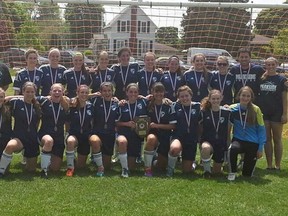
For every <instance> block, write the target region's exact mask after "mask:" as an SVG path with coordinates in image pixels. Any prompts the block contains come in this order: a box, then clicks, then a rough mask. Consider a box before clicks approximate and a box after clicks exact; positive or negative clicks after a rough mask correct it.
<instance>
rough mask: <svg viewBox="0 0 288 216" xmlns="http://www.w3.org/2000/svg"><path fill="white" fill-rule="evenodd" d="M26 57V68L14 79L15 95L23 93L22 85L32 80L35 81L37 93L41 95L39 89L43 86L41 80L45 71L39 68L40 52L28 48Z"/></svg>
mask: <svg viewBox="0 0 288 216" xmlns="http://www.w3.org/2000/svg"><path fill="white" fill-rule="evenodd" d="M25 58H26V62H27V66H26V68H24V69H22V70H20V71H19V72H18V73H17V75H16V77H15V80H14V83H13V89H14V95H19V94H22V91H21V89H22V87H23V85H24V83H26V82H28V81H30V82H33V83H34V84H35V85H36V87H37V91H36V95H39V89H40V87H41V82H42V78H43V72H42V71H41V70H39V69H37V67H36V66H37V63H38V52H37V50H35V49H28V50H27V51H26V52H25Z"/></svg>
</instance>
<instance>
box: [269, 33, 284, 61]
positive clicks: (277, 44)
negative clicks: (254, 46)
mask: <svg viewBox="0 0 288 216" xmlns="http://www.w3.org/2000/svg"><path fill="white" fill-rule="evenodd" d="M270 45H271V48H272V50H273V54H274V55H275V56H278V58H279V60H280V61H287V55H288V28H283V29H281V30H279V32H278V35H277V36H275V37H274V38H273V40H272V41H271V44H270Z"/></svg>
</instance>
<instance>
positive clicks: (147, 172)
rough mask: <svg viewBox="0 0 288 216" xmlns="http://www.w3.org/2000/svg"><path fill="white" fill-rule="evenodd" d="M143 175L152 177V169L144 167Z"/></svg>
mask: <svg viewBox="0 0 288 216" xmlns="http://www.w3.org/2000/svg"><path fill="white" fill-rule="evenodd" d="M144 176H146V177H152V176H153V173H152V169H151V168H150V167H149V168H145V173H144Z"/></svg>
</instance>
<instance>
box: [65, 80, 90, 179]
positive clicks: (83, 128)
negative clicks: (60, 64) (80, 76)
mask: <svg viewBox="0 0 288 216" xmlns="http://www.w3.org/2000/svg"><path fill="white" fill-rule="evenodd" d="M88 95H89V87H88V86H87V85H80V86H79V87H78V89H77V96H76V97H75V98H73V99H72V101H71V104H70V110H69V116H68V117H69V118H68V122H69V130H68V134H69V135H68V137H67V140H66V159H67V171H66V176H68V177H71V176H73V174H74V160H75V152H74V149H75V148H76V147H77V153H78V157H77V161H76V163H77V168H83V167H85V165H86V160H87V156H88V154H89V153H90V145H89V137H90V135H91V129H92V120H93V113H94V110H93V105H92V103H91V102H89V101H87V99H88ZM92 151H93V146H92Z"/></svg>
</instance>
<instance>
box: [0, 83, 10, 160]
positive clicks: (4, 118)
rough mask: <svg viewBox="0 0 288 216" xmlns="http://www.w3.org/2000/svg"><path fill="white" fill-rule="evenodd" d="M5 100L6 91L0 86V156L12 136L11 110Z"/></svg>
mask: <svg viewBox="0 0 288 216" xmlns="http://www.w3.org/2000/svg"><path fill="white" fill-rule="evenodd" d="M4 101H5V91H4V90H3V89H2V88H0V158H1V156H2V153H3V151H4V149H5V147H6V145H7V143H8V141H9V140H10V139H11V137H12V126H11V123H12V122H11V111H10V109H9V106H7V104H5V103H4Z"/></svg>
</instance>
